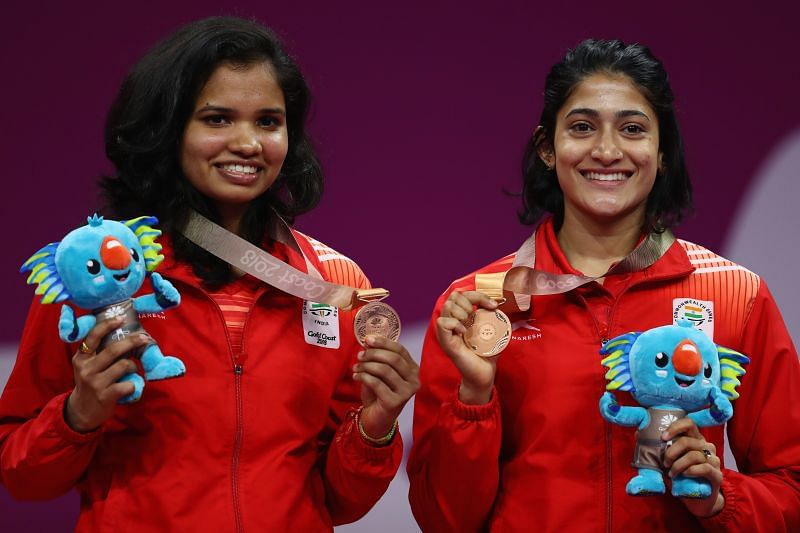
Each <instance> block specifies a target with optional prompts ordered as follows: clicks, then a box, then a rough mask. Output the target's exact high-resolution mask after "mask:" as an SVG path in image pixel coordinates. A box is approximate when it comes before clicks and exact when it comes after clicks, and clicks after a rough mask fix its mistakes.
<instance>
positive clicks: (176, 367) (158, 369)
mask: <svg viewBox="0 0 800 533" xmlns="http://www.w3.org/2000/svg"><path fill="white" fill-rule="evenodd" d="M142 366H143V367H144V377H146V378H147V379H148V380H150V381H158V380H159V379H167V378H176V377H178V376H182V375H184V374H185V373H186V367H185V366H184V364H183V361H181V360H180V359H178V358H177V357H172V356H166V357H165V356H164V355H163V354H162V353H161V350H159V348H158V345H156V344H151V345H150V346H148V347H147V349H146V350H145V351H144V353H142Z"/></svg>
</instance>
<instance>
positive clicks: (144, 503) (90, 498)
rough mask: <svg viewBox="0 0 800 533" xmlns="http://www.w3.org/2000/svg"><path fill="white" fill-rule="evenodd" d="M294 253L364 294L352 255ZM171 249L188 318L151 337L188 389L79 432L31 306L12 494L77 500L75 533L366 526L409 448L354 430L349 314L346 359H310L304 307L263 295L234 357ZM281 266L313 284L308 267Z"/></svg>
mask: <svg viewBox="0 0 800 533" xmlns="http://www.w3.org/2000/svg"><path fill="white" fill-rule="evenodd" d="M161 240H162V243H163V241H165V240H166V239H161ZM298 240H299V241H300V244H301V247H302V248H303V249H304V251H305V253H306V255H307V256H308V257H309V258H311V260H312V261H313V262H314V263H315V264H316V266H317V267H318V269H319V270H320V271H321V272H322V273H323V275H324V276H327V277H328V279H329V280H331V281H336V282H339V283H343V284H351V285H352V284H358V285H360V286H362V287H366V286H367V285H368V282H367V281H366V279H365V278H364V277H363V274H362V273H361V271H360V269H358V267H357V266H355V265H354V264H353V263H352V262H350V261H349V260H347V259H346V258H344V257H343V256H336V254H335V253H333V252H332V250H330V249H329V248H325V247H324V246H323V245H321V244H320V243H318V242H316V241H313V240H307V239H306V238H304V237H303V236H301V235H299V234H298ZM164 244H165V255H167V258H166V260H165V261H164V262H163V263H162V265H161V266H160V267H159V269H158V271H159V272H160V273H161V274H162V275H163V276H164V277H165V278H167V279H169V280H170V281H172V282H173V284H174V285H175V287H176V288H177V289H178V291H180V293H181V297H182V300H181V304H180V306H179V307H177V308H174V309H169V310H167V311H166V312H164V313H158V314H155V315H153V316H142V317H141V322H142V325H143V326H144V327H145V329H147V331H148V332H149V333H150V334H152V336H153V337H154V338H155V339H156V340H157V342H158V343H159V345H160V347H161V349H162V351H163V352H164V353H165V354H171V355H176V356H178V357H180V358H181V359H182V360H183V361H184V363H185V364H186V369H187V372H186V375H185V376H183V377H181V378H178V379H171V380H166V381H155V382H147V383H146V386H145V389H144V394H143V396H142V399H141V401H139V402H138V403H135V404H133V405H127V406H117V408H116V412H115V414H114V416H113V418H112V419H111V420H109V421H108V422H107V423H105V424H104V425H103V426H102V427H101V428H100V429H99V430H98V431H95V432H93V433H89V434H78V433H75V432H74V431H72V430H71V429H70V428H69V427H68V426H67V425H66V424H65V422H64V417H63V414H62V413H63V408H64V402H65V400H66V398H67V396H68V395H69V393H70V391H71V389H72V388H73V386H74V380H73V374H72V366H71V357H72V354H74V353H75V346H74V345H73V346H68V345H66V344H64V343H63V342H61V340H59V338H58V332H57V323H58V316H59V311H60V305H41V304H39V303H38V302H34V304H33V306H32V307H31V310H30V313H29V316H28V320H27V323H26V326H25V330H24V333H23V337H22V341H21V344H20V348H19V355H18V357H17V362H16V366H15V368H14V371H13V373H12V374H11V376H10V378H9V380H8V384H7V385H6V388H5V391H4V393H3V396H2V398H0V467H1V470H0V472H1V473H2V482H3V484H4V485H5V486H6V487H7V488H8V490H9V492H10V493H11V494H12V495H13V496H15V497H17V498H19V499H46V498H52V497H54V496H57V495H60V494H63V493H65V492H67V491H69V490H71V489H72V488H73V487H76V486H77V488H78V490H79V491H80V494H81V513H80V518H79V521H78V525H77V529H78V530H79V531H114V532H119V531H139V532H147V531H161V532H163V531H215V532H216V531H259V532H261V531H284V530H289V529H293V530H295V531H320V530H330V529H331V528H332V525H333V524H338V523H346V522H351V521H354V520H356V519H358V518H359V517H361V516H362V515H363V514H364V513H366V512H367V511H368V510H369V509H370V508H371V507H372V505H373V504H374V503H375V502H376V501H377V500H378V499H379V498H380V496H381V495H382V494H383V492H384V491H385V489H386V487H387V486H388V484H389V482H390V481H391V479H392V477H393V476H394V474H395V472H396V471H397V468H398V467H399V464H400V461H401V456H402V444H401V442H400V438H399V434H398V435H397V436H396V437H395V439H394V441H393V443H392V444H391V445H390V446H387V447H385V448H375V447H370V446H369V445H367V444H365V443H364V442H363V441H362V439H361V437H360V436H359V434H358V430H357V429H354V424H353V418H352V411H351V410H352V408H354V407H357V406H358V405H359V404H360V403H361V402H360V399H359V390H358V386H357V384H356V383H355V382H354V381H353V380H352V377H351V375H352V370H351V367H352V365H353V363H354V362H355V356H356V354H357V353H358V351H359V350H360V346H358V345H357V343H356V342H355V339H354V336H353V331H352V313H348V312H343V311H340V312H339V324H340V340H341V347H340V348H339V349H329V348H324V347H317V346H312V345H311V344H308V343H306V342H305V340H304V336H305V333H306V331H305V330H304V328H303V323H302V320H301V307H302V301H301V300H300V299H299V298H296V297H294V296H290V295H288V294H285V293H283V292H280V291H278V290H276V289H273V288H270V287H267V286H264V287H262V288H261V289H260V292H259V293H258V294H257V299H256V303H255V304H254V307H253V309H252V311H251V312H250V314H249V316H248V319H247V323H246V325H245V331H244V339H243V349H242V350H243V353H242V354H241V355H240V356H239V357H238V358H234V356H233V354H232V353H231V349H230V346H229V343H228V339H227V332H226V328H225V325H224V320H223V316H222V312H221V311H220V309H219V307H218V306H217V305H216V304H215V303H214V301H213V300H212V299H211V298H210V297H209V296H208V295H207V294H206V293H205V292H204V291H203V290H202V289H201V288H200V284H199V281H198V279H197V278H196V277H195V276H194V275H193V274H192V272H191V269H190V268H189V267H188V266H186V265H185V264H180V263H176V262H175V261H174V260H172V259H171V258H170V257H169V252H168V250H167V249H168V245H167V244H166V243H164ZM280 248H281V246H279V245H276V250H279V249H280ZM314 249H318V250H320V251H319V255H324V259H331V258H333V259H334V260H330V261H328V260H326V261H320V259H319V258H318V257H317V255H318V254H317V253H315V250H314ZM282 253H283V255H284V257H286V256H288V261H289V263H290V264H292V265H293V266H294V267H296V268H298V269H301V270H303V271H305V263H304V261H303V259H302V258H301V257H300V256H299V255H298V254H296V253H295V252H293V251H290V250H288V249H285V248H283V250H282ZM332 253H333V255H331V254H332ZM276 255H281V254H278V253H276ZM143 289H144V291H145V292H150V291H151V290H152V289H151V287H150V286H149V283H148V282H145V286H144V287H143Z"/></svg>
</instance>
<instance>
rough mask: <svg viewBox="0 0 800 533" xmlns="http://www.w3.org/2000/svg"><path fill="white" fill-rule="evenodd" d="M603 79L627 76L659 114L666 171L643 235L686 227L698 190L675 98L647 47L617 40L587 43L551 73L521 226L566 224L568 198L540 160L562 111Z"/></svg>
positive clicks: (527, 164) (530, 151)
mask: <svg viewBox="0 0 800 533" xmlns="http://www.w3.org/2000/svg"><path fill="white" fill-rule="evenodd" d="M597 73H608V74H614V75H624V76H625V77H627V78H628V79H630V80H631V81H632V82H633V84H634V85H635V86H636V87H637V88H638V89H639V91H641V93H642V94H643V95H644V97H645V98H646V99H647V101H648V103H649V104H650V105H651V106H652V107H653V109H654V110H655V112H656V115H657V117H658V134H659V151H660V152H661V153H662V154H663V159H662V163H663V165H662V166H663V169H664V170H663V171H661V170H659V171H658V173H657V175H656V180H655V184H654V185H653V189H652V191H651V192H650V195H649V196H648V198H647V210H646V215H645V227H644V228H643V229H644V230H646V231H663V230H664V229H666V228H669V227H671V226H673V225H675V224H677V223H678V222H680V221H681V219H682V218H683V215H684V214H685V213H688V212H691V210H692V184H691V182H690V180H689V172H688V170H687V169H686V161H685V158H684V155H683V142H682V141H681V133H680V128H679V127H678V120H677V119H676V117H675V110H674V108H673V101H674V97H673V94H672V89H671V88H670V85H669V79H668V77H667V72H666V70H664V66H663V65H662V64H661V61H659V60H658V59H656V58H655V57H654V56H653V54H652V53H651V52H650V50H649V49H648V48H647V47H646V46H642V45H640V44H628V45H626V44H625V43H623V42H622V41H617V40H614V41H602V40H591V39H590V40H586V41H583V42H582V43H580V44H578V46H576V47H575V48H573V49H572V50H569V51H568V52H567V54H566V55H565V56H564V58H563V59H562V60H561V61H559V62H558V63H556V64H555V65H553V67H552V69H550V73H549V74H548V76H547V80H546V81H545V92H544V109H542V116H541V118H540V119H539V126H540V128H538V129H537V130H536V133H535V134H534V135H533V137H532V138H531V140H530V141H529V142H528V146H527V147H526V149H525V156H524V158H523V162H522V174H523V189H522V199H523V209H522V211H521V212H520V221H521V222H523V223H525V224H533V223H536V222H538V221H539V220H540V219H541V218H542V216H544V215H545V214H546V213H552V215H553V218H554V222H555V223H556V226H560V225H561V223H562V222H563V218H564V193H563V192H562V191H561V187H560V186H559V184H558V177H557V176H556V171H555V169H549V168H548V167H547V165H545V163H544V161H542V159H541V158H540V157H539V150H540V149H541V148H543V147H547V148H550V149H552V147H553V146H554V136H555V129H556V116H557V114H558V111H559V110H560V109H561V107H562V106H563V105H564V103H565V102H566V101H567V99H568V98H569V97H570V95H571V94H572V92H573V91H574V90H575V88H576V87H577V86H578V84H579V83H580V82H581V81H583V80H584V79H585V78H587V77H588V76H591V75H592V74H597Z"/></svg>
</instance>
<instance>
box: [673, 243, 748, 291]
mask: <svg viewBox="0 0 800 533" xmlns="http://www.w3.org/2000/svg"><path fill="white" fill-rule="evenodd" d="M678 243H679V244H680V246H681V248H682V249H683V251H684V253H685V254H686V256H687V258H688V259H689V263H691V265H692V266H693V267H694V271H693V272H692V274H691V275H692V276H706V277H709V278H713V280H714V282H715V283H717V284H721V285H722V288H723V289H736V288H747V289H750V290H751V291H752V293H753V294H755V293H756V292H758V289H759V287H760V286H761V277H760V276H759V275H758V274H756V273H755V272H753V271H752V270H749V269H747V268H745V267H743V266H742V265H739V264H738V263H735V262H734V261H731V260H730V259H727V258H725V257H723V256H721V255H719V254H717V253H715V252H712V251H711V250H709V249H708V248H705V247H704V246H700V245H699V244H695V243H693V242H690V241H685V240H683V239H678ZM723 294H729V291H727V290H724V291H723Z"/></svg>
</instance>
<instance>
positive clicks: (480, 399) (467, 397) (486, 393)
mask: <svg viewBox="0 0 800 533" xmlns="http://www.w3.org/2000/svg"><path fill="white" fill-rule="evenodd" d="M493 388H494V383H491V384H489V386H488V387H480V386H478V387H476V386H474V385H471V384H469V383H467V382H465V381H464V380H462V381H461V385H460V386H459V387H458V400H459V401H460V402H461V403H465V404H467V405H485V404H487V403H489V401H490V400H491V399H492V389H493Z"/></svg>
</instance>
